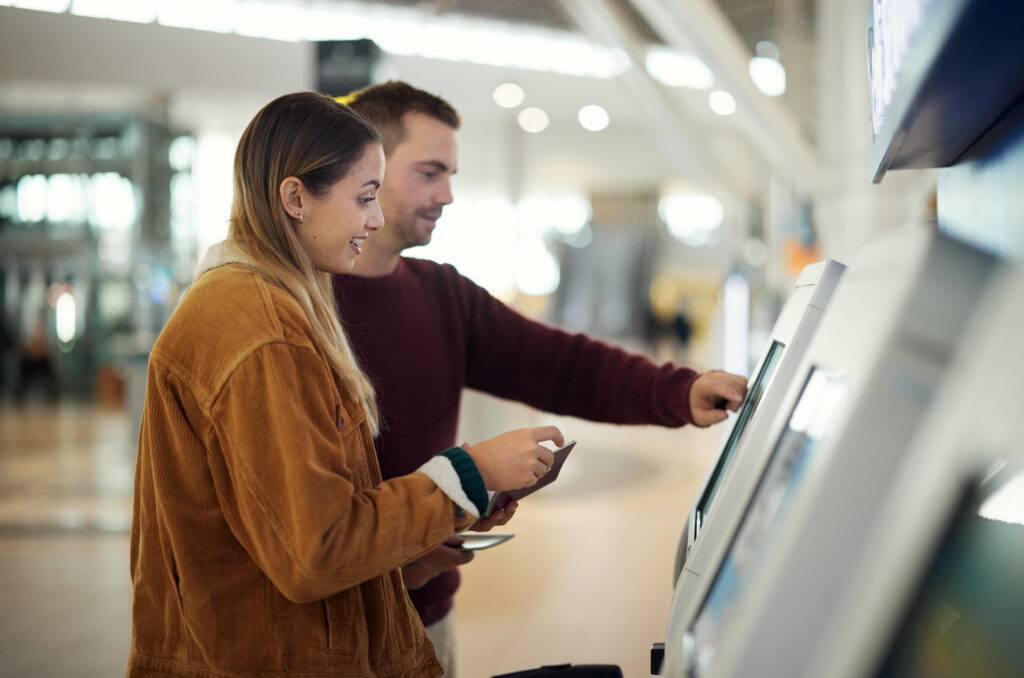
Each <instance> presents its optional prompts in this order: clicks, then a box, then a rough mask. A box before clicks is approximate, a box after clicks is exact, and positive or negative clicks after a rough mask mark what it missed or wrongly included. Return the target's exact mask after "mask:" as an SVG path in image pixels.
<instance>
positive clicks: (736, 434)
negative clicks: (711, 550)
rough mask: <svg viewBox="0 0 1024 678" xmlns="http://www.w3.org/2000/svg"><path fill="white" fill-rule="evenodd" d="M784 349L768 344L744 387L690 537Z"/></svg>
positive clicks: (775, 343)
mask: <svg viewBox="0 0 1024 678" xmlns="http://www.w3.org/2000/svg"><path fill="white" fill-rule="evenodd" d="M784 348H785V344H783V343H782V342H780V341H773V342H772V345H771V346H769V347H768V352H767V354H766V355H765V358H764V360H762V361H761V368H760V369H759V370H758V371H757V374H756V375H755V376H754V381H753V382H751V383H750V384H749V385H748V387H747V397H746V398H744V399H743V404H742V405H740V409H739V412H738V413H737V414H736V423H735V425H734V426H733V427H732V431H731V432H730V433H729V439H728V440H726V442H725V447H724V448H722V453H721V454H719V455H718V461H717V462H715V467H714V469H713V470H712V471H711V477H710V479H709V480H708V482H707V484H706V485H705V486H704V492H703V493H702V494H701V496H700V499H698V500H697V506H696V508H695V510H694V523H693V536H694V537H696V536H697V534H699V533H700V529H701V527H703V525H704V521H705V519H706V518H707V515H708V513H709V512H710V511H711V504H712V502H713V501H714V500H715V496H716V495H717V494H718V489H719V488H720V487H721V485H722V479H723V478H724V477H725V472H726V470H728V468H729V464H731V463H732V458H733V455H734V454H735V452H736V447H737V446H738V445H739V442H740V438H742V437H743V431H744V430H745V429H746V427H747V423H748V422H749V421H750V417H751V415H753V414H754V410H756V409H757V406H758V404H759V403H760V402H761V396H762V395H764V392H765V391H766V390H767V389H768V384H769V382H770V381H771V378H772V375H774V374H775V368H776V367H777V366H778V364H779V360H780V359H781V358H782V352H783V349H784Z"/></svg>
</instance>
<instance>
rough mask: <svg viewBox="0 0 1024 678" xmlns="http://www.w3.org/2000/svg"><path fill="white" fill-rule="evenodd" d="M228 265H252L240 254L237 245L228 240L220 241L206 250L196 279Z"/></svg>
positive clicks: (247, 258) (250, 261) (249, 260)
mask: <svg viewBox="0 0 1024 678" xmlns="http://www.w3.org/2000/svg"><path fill="white" fill-rule="evenodd" d="M228 264H247V265H249V266H253V265H254V264H253V262H252V260H251V259H249V257H247V256H245V255H244V254H242V251H241V250H240V249H239V248H238V246H237V245H235V244H234V243H233V242H231V241H230V240H222V241H220V242H218V243H215V244H213V245H211V246H210V249H208V250H206V255H205V256H204V257H203V260H202V261H201V262H200V264H199V270H198V271H197V272H196V277H199V276H200V275H202V274H203V273H206V272H207V271H209V270H211V269H214V268H217V267H219V266H226V265H228Z"/></svg>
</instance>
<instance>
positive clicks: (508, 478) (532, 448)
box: [466, 426, 565, 492]
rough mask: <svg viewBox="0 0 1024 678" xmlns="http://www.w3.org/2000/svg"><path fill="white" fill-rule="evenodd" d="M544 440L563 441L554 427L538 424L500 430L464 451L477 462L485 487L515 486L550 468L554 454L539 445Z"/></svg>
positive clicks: (529, 482) (525, 484)
mask: <svg viewBox="0 0 1024 678" xmlns="http://www.w3.org/2000/svg"><path fill="white" fill-rule="evenodd" d="M547 440H550V441H551V442H553V443H555V445H557V446H558V447H561V446H562V445H563V444H565V438H563V437H562V432H561V431H559V430H558V428H557V427H555V426H538V427H535V428H521V429H517V430H515V431H509V432H508V433H502V434H501V435H500V436H498V437H496V438H491V439H490V440H485V441H483V442H482V443H477V444H476V445H471V446H470V447H469V448H467V449H466V451H467V452H469V456H470V457H472V458H473V461H474V462H476V467H477V469H479V471H480V475H481V476H483V479H484V485H485V486H486V487H487V489H488V490H493V491H495V492H500V491H501V490H518V489H520V488H523V487H530V486H531V485H533V484H535V483H536V482H537V481H538V480H539V479H540V478H542V477H543V476H544V474H545V473H547V472H548V469H550V468H551V464H552V462H554V460H555V456H554V454H552V452H551V450H549V449H548V448H546V447H544V446H543V445H541V443H542V442H544V441H547Z"/></svg>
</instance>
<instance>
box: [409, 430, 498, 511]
mask: <svg viewBox="0 0 1024 678" xmlns="http://www.w3.org/2000/svg"><path fill="white" fill-rule="evenodd" d="M416 470H417V471H418V472H419V473H423V474H424V475H426V476H428V477H429V478H430V479H431V480H433V481H434V483H436V484H437V486H438V487H439V488H441V491H442V492H444V493H445V494H447V495H448V496H449V497H450V498H451V500H452V501H454V502H455V503H456V504H457V505H458V506H459V507H460V508H462V509H464V510H465V511H466V512H468V513H470V514H472V515H473V516H474V517H476V518H479V517H480V516H482V515H483V514H484V511H486V510H487V489H486V487H485V486H484V479H483V476H481V475H480V471H479V470H478V469H477V467H476V463H474V462H473V458H472V457H470V456H469V453H468V452H466V451H465V450H464V449H462V448H461V447H453V448H450V449H447V450H445V451H444V452H441V453H440V454H438V455H435V456H434V457H431V459H430V461H428V462H427V463H425V464H423V466H420V467H419V468H418V469H416Z"/></svg>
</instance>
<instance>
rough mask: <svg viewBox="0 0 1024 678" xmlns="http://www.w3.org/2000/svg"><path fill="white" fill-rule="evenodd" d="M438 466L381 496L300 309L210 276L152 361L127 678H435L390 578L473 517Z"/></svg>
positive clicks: (365, 434)
mask: <svg viewBox="0 0 1024 678" xmlns="http://www.w3.org/2000/svg"><path fill="white" fill-rule="evenodd" d="M434 459H435V460H438V459H442V457H435V458H434ZM425 466H427V465H425ZM443 466H444V464H433V463H431V468H432V471H433V472H431V469H421V470H422V471H423V472H418V473H412V474H410V475H407V476H403V477H400V478H395V479H393V480H389V481H388V482H382V481H381V475H380V470H379V467H378V464H377V459H376V456H375V452H374V448H373V440H372V438H371V435H370V430H369V428H368V425H367V423H366V421H365V415H364V414H363V412H362V408H360V407H358V406H356V405H355V404H354V403H353V402H352V401H351V400H349V399H348V398H347V397H346V395H345V394H344V393H343V392H342V391H341V390H340V388H339V385H338V383H337V382H336V380H335V378H334V376H333V373H332V372H331V370H330V369H329V368H328V364H327V362H326V360H325V358H324V356H323V355H322V353H321V351H320V350H319V349H318V348H317V345H316V343H315V342H314V340H313V336H312V334H311V329H310V326H309V324H308V322H307V321H306V318H305V316H304V315H303V313H302V312H301V309H300V307H299V305H298V303H297V302H296V301H295V299H294V298H293V297H292V296H291V295H290V294H288V293H287V292H286V291H284V290H283V289H281V288H278V287H276V286H274V285H272V284H269V283H268V282H266V281H265V280H264V279H262V278H261V277H259V276H258V275H257V274H256V273H255V272H254V271H253V270H252V269H251V268H249V267H248V266H246V265H244V264H228V265H224V266H217V267H216V268H213V270H211V271H209V272H207V273H204V274H202V275H201V276H200V277H199V278H198V279H197V281H196V282H195V283H194V284H193V285H192V287H191V288H190V289H189V291H188V292H187V293H186V294H185V295H184V297H183V298H182V300H181V302H180V303H179V304H178V307H177V309H176V310H175V312H174V314H173V315H172V317H171V319H170V321H169V322H168V324H167V326H166V327H165V329H164V331H163V332H162V333H161V335H160V337H159V339H158V340H157V342H156V345H155V346H154V348H153V351H152V353H151V355H150V360H149V378H148V385H147V391H146V403H145V410H144V415H143V419H142V427H141V431H140V438H139V455H138V465H137V468H136V479H135V498H134V518H133V523H132V535H131V576H132V582H133V585H134V600H133V611H132V613H133V616H132V646H131V655H130V657H129V664H128V676H130V677H134V676H195V677H199V676H210V677H211V678H212V677H214V676H216V677H217V678H224V677H225V676H281V675H289V676H295V675H300V676H318V677H321V678H322V677H323V676H360V677H362V676H403V677H404V676H410V677H411V676H417V677H420V676H437V675H440V674H441V673H442V671H441V668H440V665H439V664H438V662H437V660H436V658H435V656H434V653H433V650H432V647H431V645H430V641H429V640H428V639H427V636H426V634H425V632H424V630H423V627H422V625H421V624H420V621H419V619H418V617H417V615H416V612H415V610H414V609H413V607H412V605H411V603H410V602H409V599H408V596H407V594H406V593H405V588H404V586H403V585H402V578H401V573H400V571H399V569H398V568H399V567H400V566H401V565H403V564H405V563H408V562H410V561H412V560H414V559H416V558H418V557H419V556H421V555H423V554H425V553H426V552H428V551H430V550H431V549H432V548H434V547H435V546H437V545H438V544H439V543H441V542H442V541H443V540H444V539H445V538H446V537H447V536H448V535H451V534H452V533H453V532H456V531H459V530H463V529H466V528H467V527H468V526H469V524H470V523H471V522H472V521H473V520H474V515H473V513H472V507H473V504H472V503H471V502H467V500H466V495H464V494H460V492H461V490H460V488H459V487H458V477H457V474H456V475H455V486H456V487H454V488H453V487H452V486H451V483H448V485H447V486H446V482H445V480H444V476H445V474H448V475H449V476H450V475H451V468H450V467H448V468H441V471H440V472H438V468H439V467H443ZM449 480H450V479H449ZM438 483H440V485H439V484H438ZM442 487H445V489H442ZM446 492H447V493H446ZM464 509H466V510H464Z"/></svg>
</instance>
